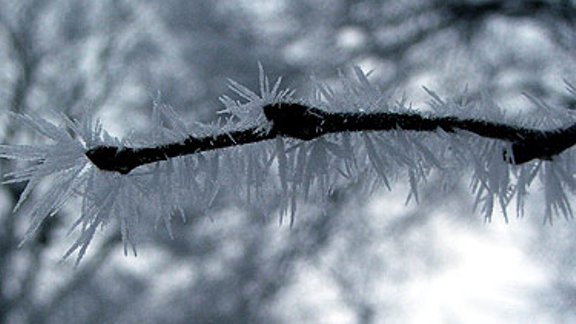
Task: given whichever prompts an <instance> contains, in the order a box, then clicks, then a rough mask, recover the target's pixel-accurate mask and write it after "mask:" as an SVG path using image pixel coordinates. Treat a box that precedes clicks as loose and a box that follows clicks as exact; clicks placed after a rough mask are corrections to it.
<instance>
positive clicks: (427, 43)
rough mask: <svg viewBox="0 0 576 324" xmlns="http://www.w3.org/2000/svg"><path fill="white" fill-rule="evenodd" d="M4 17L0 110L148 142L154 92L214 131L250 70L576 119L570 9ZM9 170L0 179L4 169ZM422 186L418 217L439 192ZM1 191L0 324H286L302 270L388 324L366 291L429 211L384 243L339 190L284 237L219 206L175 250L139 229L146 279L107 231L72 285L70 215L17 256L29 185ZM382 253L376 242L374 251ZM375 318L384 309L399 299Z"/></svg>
mask: <svg viewBox="0 0 576 324" xmlns="http://www.w3.org/2000/svg"><path fill="white" fill-rule="evenodd" d="M0 8H1V10H0V57H1V58H2V59H1V60H0V71H1V73H0V84H1V85H2V86H1V87H0V102H2V106H3V107H7V108H6V110H10V111H13V112H16V113H31V114H43V113H44V112H45V110H46V109H53V110H58V111H62V112H64V113H65V114H66V115H68V116H70V117H72V118H80V117H81V116H82V114H84V112H85V107H87V106H89V107H92V108H93V109H94V110H97V111H98V112H99V113H100V114H101V115H102V117H103V119H104V123H105V128H107V129H111V130H112V131H113V132H116V133H121V132H123V131H125V130H126V129H127V128H128V127H133V128H137V129H146V128H147V127H148V125H149V124H150V122H149V120H148V116H149V115H150V110H149V108H148V107H149V106H150V102H151V101H152V98H154V99H156V98H157V95H156V91H157V90H159V91H160V94H161V98H160V101H162V102H166V103H168V104H170V105H173V106H174V107H176V109H177V110H178V112H179V113H180V114H182V115H184V116H185V118H186V119H190V120H202V121H209V120H212V119H214V118H215V111H217V110H218V109H219V107H220V104H219V103H218V102H217V101H216V100H215V98H217V97H218V96H219V95H221V94H222V93H224V92H225V87H226V86H227V78H232V79H234V80H236V81H238V82H240V83H242V84H244V85H246V86H247V87H248V88H252V89H253V88H256V87H257V84H258V79H257V78H256V75H255V73H254V66H255V65H256V62H257V61H261V62H262V63H263V64H264V65H265V66H266V68H267V72H269V73H270V74H273V75H282V76H284V78H285V80H287V81H288V82H289V85H291V86H296V85H301V84H303V83H304V84H305V82H306V81H305V80H307V79H308V77H309V75H307V74H309V73H313V74H314V75H316V76H317V78H321V79H322V80H324V81H326V82H327V83H331V82H333V81H334V80H335V79H336V77H337V74H336V73H335V71H337V69H338V68H341V67H342V66H345V65H353V64H356V65H359V66H361V67H363V68H367V69H374V73H373V76H372V77H373V80H375V82H378V83H379V84H383V85H384V87H389V88H390V89H397V90H399V91H404V92H405V94H406V97H407V98H408V100H410V101H412V100H414V102H416V103H421V102H423V101H424V100H430V97H429V96H427V95H424V96H422V95H421V94H419V93H418V92H417V91H415V89H416V88H419V87H420V86H421V85H427V86H429V87H430V88H432V89H434V90H435V91H438V92H439V93H446V94H450V95H454V94H455V93H457V92H459V91H461V90H464V89H465V88H466V86H468V89H469V90H468V93H467V98H475V97H480V96H481V93H482V92H484V91H486V92H488V93H491V94H493V95H494V96H495V98H496V99H497V101H498V102H502V103H504V105H505V106H506V108H515V109H517V107H518V106H519V105H522V106H524V105H525V102H523V101H520V99H519V97H520V94H521V93H522V92H526V93H530V94H532V95H534V96H535V97H537V98H541V99H546V100H549V101H551V102H552V103H554V104H561V105H562V106H569V107H573V106H574V97H573V96H567V95H565V92H564V91H563V90H562V88H563V85H562V83H561V82H562V78H569V77H570V71H574V63H575V61H576V60H574V44H576V42H575V40H576V39H575V38H576V37H575V34H574V30H575V29H574V27H575V26H574V24H575V19H576V14H575V13H576V10H575V4H574V2H573V1H569V0H558V1H552V0H550V1H545V0H541V1H537V0H531V1H514V0H509V1H506V0H501V1H497V0H493V1H489V0H486V1H472V0H470V1H468V0H467V1H435V0H412V1H402V2H398V1H371V0H367V1H346V0H341V1H304V0H297V1H277V2H272V1H271V2H268V1H256V2H253V1H247V2H242V1H241V2H237V1H221V2H218V3H217V4H215V3H214V2H213V1H200V0H199V1H178V0H171V1H163V2H162V3H156V2H152V1H128V0H125V1H99V2H97V3H92V2H85V1H67V0H51V1H33V0H26V1H18V2H16V1H2V2H1V3H0ZM303 88H305V89H306V88H308V86H307V85H306V86H304V87H303ZM304 91H306V90H304ZM476 91H477V93H476ZM3 124H4V125H3V129H2V133H1V135H2V138H3V142H4V143H17V142H18V143H22V142H26V143H29V142H30V141H32V140H34V141H37V140H39V139H36V138H34V137H33V136H35V135H34V134H32V133H30V132H29V130H28V129H25V128H21V127H20V126H19V125H18V124H14V123H12V122H11V120H9V119H8V118H4V120H3ZM1 163H2V164H1V165H0V167H1V168H2V171H3V172H5V171H6V170H10V169H13V167H11V166H10V165H9V162H8V161H5V160H2V162H1ZM429 181H430V182H429V185H430V186H431V187H430V188H429V189H426V190H425V192H424V193H421V196H422V197H423V198H421V200H422V201H421V203H422V204H426V201H427V199H426V198H425V197H427V196H428V194H430V195H433V194H435V193H436V194H438V193H439V192H435V190H434V189H435V187H436V186H441V185H443V184H442V183H440V182H437V181H432V180H429ZM458 186H459V184H458V185H455V186H452V188H455V189H454V191H452V192H453V193H454V195H449V196H448V197H444V198H443V197H437V196H434V195H433V198H428V199H431V201H432V204H430V205H425V206H429V208H433V207H434V206H437V205H438V204H439V203H438V201H439V200H440V199H445V201H450V200H452V199H454V197H457V195H458V194H459V193H460V190H459V189H458V188H459V187H458ZM41 189H42V188H41ZM2 190H3V197H2V198H3V208H2V213H1V221H2V224H1V227H0V322H6V321H10V322H42V321H44V322H61V321H62V320H66V319H70V318H74V319H75V321H77V322H96V321H98V322H102V321H105V322H122V321H123V322H136V321H140V322H142V321H144V322H158V321H162V320H163V321H170V322H188V321H189V320H190V319H196V320H197V321H199V322H226V321H232V320H235V321H237V322H267V321H268V320H269V319H270V318H275V319H276V320H277V321H283V318H282V317H281V315H282V314H283V313H282V312H281V311H278V308H279V307H281V306H277V305H275V304H277V303H282V302H286V301H285V300H283V299H282V298H283V297H282V296H283V293H285V292H286V291H287V290H289V289H290V285H291V284H292V283H293V282H294V280H295V277H296V275H297V274H298V273H299V271H301V270H299V265H301V264H310V263H311V264H313V265H314V266H317V267H318V268H320V269H324V270H326V269H325V268H326V267H327V268H328V269H327V271H325V272H323V273H325V274H326V275H327V276H328V277H330V278H333V284H334V285H336V286H337V287H340V289H341V294H340V296H341V299H342V301H343V302H342V304H343V305H345V306H346V308H347V309H349V310H350V311H351V312H352V313H353V314H355V315H354V316H355V317H356V321H357V322H363V323H370V322H378V321H380V320H384V319H386V316H387V314H386V312H385V311H384V312H382V311H379V309H381V307H379V306H378V307H377V306H376V305H375V304H374V303H375V300H376V299H377V297H375V296H374V295H372V294H370V293H366V290H367V289H368V288H366V286H370V285H371V283H373V282H375V281H376V278H379V277H380V276H381V274H382V273H386V274H397V273H401V272H402V270H398V269H387V268H386V267H391V268H393V267H394V264H392V263H391V262H390V259H392V257H389V255H392V256H394V258H397V257H398V253H399V252H398V251H402V248H407V247H406V246H405V244H403V243H402V238H405V237H407V236H409V235H410V233H412V234H413V235H416V236H418V235H419V234H420V233H421V229H422V228H426V224H427V219H429V217H427V216H429V215H430V214H429V213H427V212H423V210H427V209H428V207H426V208H425V207H422V208H421V209H417V210H416V211H414V212H413V213H412V214H410V211H409V210H407V211H406V215H404V218H402V217H398V218H396V219H395V220H394V221H391V222H390V223H386V224H385V225H382V227H383V229H382V231H377V230H375V229H374V227H373V224H372V223H371V222H373V221H374V220H373V219H372V218H370V217H369V216H367V215H365V214H366V211H365V210H362V209H361V208H360V207H349V205H350V204H351V201H354V200H355V199H358V195H362V193H363V192H364V191H363V190H360V189H358V188H357V187H355V186H352V187H349V188H340V189H336V191H335V192H334V193H333V194H332V195H330V196H329V199H328V201H327V202H326V204H325V205H320V206H308V207H306V208H301V213H302V214H301V215H299V217H298V219H297V221H296V223H295V224H294V228H293V229H292V230H291V231H290V232H288V233H287V232H286V231H285V229H284V228H277V227H276V226H272V224H275V221H276V219H273V220H272V221H270V220H268V219H266V218H262V217H261V215H260V213H262V211H261V210H251V209H250V208H249V207H247V206H244V207H242V208H243V210H236V209H234V208H232V209H231V207H230V203H229V202H228V198H229V197H228V196H227V195H226V194H224V193H220V194H218V195H217V197H216V198H215V202H214V206H216V207H214V208H211V209H200V210H193V209H189V208H188V207H187V210H186V211H185V212H186V214H187V222H186V223H181V222H179V221H178V220H174V221H173V226H172V227H173V234H172V236H173V237H174V238H173V239H169V238H168V237H167V235H166V234H165V233H164V232H162V231H160V232H153V231H150V232H148V231H147V229H144V231H145V234H144V235H141V236H140V237H146V240H145V241H146V242H143V243H142V244H141V246H143V247H144V252H143V254H145V255H144V258H150V259H152V260H151V261H150V262H149V264H146V262H144V264H143V265H142V267H144V268H148V267H149V268H150V269H140V270H139V271H140V272H139V271H136V270H134V269H131V268H129V267H128V266H126V265H125V264H126V263H130V262H132V261H133V260H132V259H128V260H116V259H115V258H114V252H115V251H118V250H120V249H121V244H120V242H121V240H120V237H119V235H118V234H116V233H115V232H114V231H112V232H110V233H108V232H106V233H103V234H102V235H101V236H100V237H97V239H96V241H95V243H96V244H94V245H95V246H94V247H93V250H94V252H93V253H89V254H88V255H87V257H86V259H85V260H84V261H83V262H82V263H81V264H80V266H79V268H78V269H76V270H74V269H72V267H71V266H70V265H69V264H67V263H58V262H57V261H58V260H59V258H60V256H61V255H62V253H63V251H64V250H65V249H66V247H67V245H69V243H70V242H67V241H66V240H62V239H58V240H54V239H53V238H54V237H55V236H58V237H62V234H61V232H62V227H63V224H68V223H71V222H73V219H74V218H75V217H76V216H77V214H78V211H77V210H76V209H75V208H70V209H62V210H60V211H59V212H58V215H56V216H54V217H52V218H49V221H47V222H44V223H43V225H42V227H41V228H40V229H39V230H38V231H37V233H36V235H35V238H34V239H33V240H28V241H27V242H26V244H24V245H23V246H22V247H21V248H20V249H18V248H17V246H18V244H19V242H20V240H21V238H22V237H23V236H24V233H25V230H26V228H27V226H28V223H29V222H30V219H28V218H25V217H13V216H12V215H11V210H12V208H13V206H14V205H15V204H16V201H17V200H18V197H19V196H20V194H21V192H22V190H23V186H22V185H21V184H9V185H5V186H3V188H2ZM428 190H429V191H428ZM43 192H45V191H43ZM36 195H37V196H41V195H42V193H38V194H36ZM455 195H456V196H455ZM441 196H442V195H441ZM361 197H362V196H361ZM35 198H36V197H34V196H33V197H32V199H35ZM362 199H365V198H362ZM345 206H348V207H349V208H351V209H346V208H344V207H345ZM276 208H278V204H274V203H271V206H270V209H276ZM319 209H320V211H318V210H319ZM314 211H317V212H314ZM343 211H344V212H343ZM345 211H348V213H350V214H352V215H348V214H346V212H345ZM207 218H212V219H213V220H214V223H210V222H206V219H207ZM357 218H358V219H357ZM221 219H225V220H227V221H224V220H222V221H220V220H221ZM356 220H358V221H356ZM364 221H365V222H367V223H368V225H366V223H364ZM382 221H384V220H382ZM363 224H364V225H363ZM376 228H378V227H376ZM378 237H383V242H384V243H382V242H380V243H378V244H377V243H374V241H373V240H376V239H377V238H378ZM396 238H398V239H396ZM63 241H64V242H63ZM426 243H427V244H434V242H433V240H430V241H426ZM373 244H374V245H379V246H381V244H383V245H385V246H386V249H385V250H386V252H385V253H382V251H380V250H378V249H374V248H373ZM155 252H157V253H155ZM371 253H374V258H372V257H371ZM427 253H430V252H429V251H425V250H422V251H417V252H414V254H415V255H419V256H422V254H427ZM322 255H332V256H333V257H334V259H333V260H332V259H330V263H329V264H328V265H326V264H325V263H323V262H322V261H318V260H321V259H322ZM410 255H412V254H410ZM374 259H376V260H378V261H372V263H370V260H374ZM423 259H427V258H426V257H425V256H423ZM430 259H431V260H433V259H434V258H433V257H432V256H430ZM387 261H388V262H387ZM134 262H135V261H134ZM315 262H316V263H315ZM397 262H400V261H397ZM409 262H410V261H406V263H409ZM423 262H424V263H425V264H434V262H432V261H430V260H428V261H423ZM127 267H128V269H126V268H127ZM416 267H417V266H416ZM382 268H384V269H382ZM358 269H360V270H358ZM359 271H360V272H361V273H359ZM178 273H183V274H184V275H183V276H182V277H179V276H177V274H178ZM159 274H162V275H159ZM174 280H180V281H181V282H177V283H174V282H171V281H174ZM398 280H403V278H399V279H398ZM48 283H51V284H50V286H49V287H48V288H47V284H48ZM170 284H172V285H174V286H170ZM164 285H167V286H169V287H168V288H166V289H164V290H163V289H162V286H164ZM560 286H562V287H564V286H565V287H569V286H568V285H565V283H563V284H562V285H560ZM564 291H568V288H566V289H565V290H564ZM127 296H130V297H129V298H127ZM570 296H571V295H570ZM569 298H572V297H569ZM569 298H566V299H564V300H570V299H569ZM381 303H382V302H381ZM384 303H385V304H388V305H391V306H390V307H393V305H394V303H395V301H394V300H389V301H385V302H384ZM148 305H149V306H150V307H148ZM378 305H381V304H378ZM143 309H147V310H148V311H142V310H143ZM389 313H390V314H392V315H389V316H393V312H389ZM103 314H106V315H103ZM284 315H285V314H284Z"/></svg>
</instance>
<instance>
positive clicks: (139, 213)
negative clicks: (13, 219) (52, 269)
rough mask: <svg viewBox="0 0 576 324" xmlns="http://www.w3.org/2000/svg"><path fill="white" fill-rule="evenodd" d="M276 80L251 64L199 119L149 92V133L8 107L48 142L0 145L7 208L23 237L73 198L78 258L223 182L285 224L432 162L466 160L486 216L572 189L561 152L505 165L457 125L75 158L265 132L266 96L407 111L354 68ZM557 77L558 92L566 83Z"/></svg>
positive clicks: (557, 206) (179, 210) (566, 155)
mask: <svg viewBox="0 0 576 324" xmlns="http://www.w3.org/2000/svg"><path fill="white" fill-rule="evenodd" d="M280 81H281V80H280V79H278V80H276V81H275V82H274V83H273V84H272V83H270V81H269V80H268V78H267V77H266V76H265V74H264V72H263V69H262V67H261V66H260V89H259V90H260V91H259V93H256V92H253V91H251V90H249V89H247V88H246V87H244V86H242V85H240V84H238V83H236V82H234V81H231V82H230V89H231V91H232V92H234V93H235V94H236V95H237V96H238V97H239V99H233V98H232V97H229V96H223V97H222V98H221V101H222V103H223V104H224V108H223V109H222V111H221V114H222V118H221V119H220V120H219V121H217V122H215V123H214V124H210V125H202V124H195V125H194V126H193V127H191V126H188V125H186V124H185V123H184V122H182V119H181V118H180V117H179V116H178V115H177V113H176V112H175V111H174V110H173V109H172V108H170V107H169V106H165V105H162V104H161V103H159V102H156V101H155V102H154V109H153V113H152V115H153V116H152V117H153V118H152V121H153V126H152V127H151V132H150V134H148V135H147V136H140V137H137V136H135V135H132V136H129V137H128V138H125V139H123V140H118V139H115V138H112V137H111V136H109V135H108V134H107V133H106V132H105V131H104V130H103V129H102V126H101V125H100V124H99V123H98V122H94V121H93V120H92V119H91V118H90V117H89V116H90V114H86V116H88V117H85V118H84V119H83V120H80V121H72V120H69V119H68V118H67V117H66V116H64V115H61V114H60V115H58V118H59V119H61V120H62V121H63V125H55V124H53V123H51V122H48V121H47V120H45V119H42V118H38V117H34V116H27V115H17V116H15V118H16V119H17V120H18V121H20V122H22V123H24V124H26V125H28V126H30V127H31V128H33V129H34V130H35V131H37V132H39V133H40V134H42V135H44V136H45V137H47V138H48V139H49V140H50V142H48V143H45V144H42V143H40V144H35V145H20V146H15V145H1V146H0V157H3V158H8V159H15V160H26V161H29V162H31V166H28V167H26V168H24V169H22V170H18V171H14V172H11V173H8V174H6V175H5V182H6V183H10V182H27V186H26V188H25V190H24V192H23V194H22V196H21V198H20V200H19V201H18V203H17V205H16V207H15V210H16V211H18V212H20V213H23V214H27V215H29V216H30V217H31V219H32V226H31V227H30V230H29V231H28V234H27V235H26V237H25V239H26V238H29V237H30V236H31V235H32V234H33V233H34V231H35V230H36V229H37V228H38V227H39V226H40V225H41V224H42V222H43V221H44V220H45V219H46V218H47V217H52V216H54V215H55V214H56V213H57V212H58V211H59V210H60V209H61V208H62V206H63V205H64V204H65V203H66V202H67V201H68V200H69V199H71V198H72V197H73V196H78V197H80V198H81V200H82V204H81V206H82V207H81V211H80V215H79V217H78V219H77V221H76V222H75V223H74V224H73V228H74V229H76V230H77V231H79V232H80V234H79V236H78V239H77V240H76V241H75V243H74V244H73V245H72V246H71V247H70V249H69V250H68V252H67V253H66V256H68V255H70V254H72V253H74V252H76V253H77V260H78V261H79V260H80V259H81V258H82V257H83V256H84V255H85V253H86V249H87V247H88V246H89V243H90V242H91V240H92V238H93V237H94V235H95V233H96V231H97V229H98V228H100V227H102V226H106V225H108V224H110V223H112V222H114V223H117V226H119V229H120V232H121V234H122V238H123V241H124V247H125V253H128V249H129V248H132V249H133V252H134V253H136V250H135V240H134V235H135V234H134V232H135V230H136V229H137V227H138V225H139V224H140V223H147V224H156V225H158V224H162V225H163V226H165V227H166V228H167V229H168V231H169V233H171V228H170V224H171V218H172V217H173V216H174V215H178V216H179V217H184V215H185V213H184V209H185V208H186V206H188V205H193V206H196V207H200V208H209V207H210V205H211V204H212V203H213V202H214V200H215V198H216V197H217V195H218V194H219V193H220V192H224V191H227V192H229V193H230V192H233V193H234V195H233V196H234V197H237V198H239V200H242V201H244V202H246V203H248V204H249V205H250V206H252V207H254V208H255V210H260V211H261V212H262V213H269V212H270V209H272V208H273V209H275V210H277V211H279V212H280V214H281V215H282V216H284V215H290V219H291V222H293V221H294V216H295V214H296V210H297V204H298V202H299V201H301V200H306V199H308V200H312V201H318V200H319V199H320V200H321V199H322V198H324V197H326V196H328V194H329V193H330V192H331V191H333V190H334V189H335V188H338V187H339V186H342V185H344V184H346V183H350V182H358V181H363V182H364V183H365V184H366V187H368V188H373V187H381V186H384V187H386V188H388V189H390V190H391V189H392V188H393V183H394V182H395V181H397V180H398V179H400V180H401V181H406V182H407V183H408V184H409V186H410V193H409V195H408V197H407V202H408V201H411V200H414V201H418V200H419V192H418V188H419V186H420V184H421V183H423V182H425V181H426V179H427V177H428V176H429V175H430V174H431V173H432V172H436V173H437V174H439V175H440V176H442V177H444V179H445V183H450V182H455V181H458V179H459V178H460V177H461V176H462V175H463V174H465V171H466V170H471V171H472V178H471V188H472V191H473V193H474V194H475V196H476V205H477V206H478V208H479V210H480V212H481V213H482V214H483V215H484V217H485V218H486V219H488V220H489V219H491V217H492V215H493V213H494V209H495V208H496V207H500V210H501V212H502V213H503V215H504V217H505V218H506V219H507V217H508V214H507V209H508V206H509V204H510V202H511V201H514V200H516V206H517V208H516V209H517V211H518V215H519V216H521V215H522V211H523V206H524V202H525V197H526V196H527V194H528V191H529V188H530V186H532V185H534V182H536V179H539V180H540V182H539V183H541V185H542V186H543V187H544V198H545V202H546V208H545V215H546V216H545V217H546V220H547V221H551V220H552V217H553V215H555V214H561V215H563V216H564V217H566V218H570V217H572V208H571V206H570V198H569V196H568V194H569V193H573V192H574V191H575V190H576V180H574V167H573V165H574V161H573V154H572V152H571V150H568V151H566V152H563V153H562V154H561V155H560V156H558V157H556V158H555V159H554V160H553V161H533V162H529V163H526V164H523V165H520V166H515V165H511V164H510V163H507V162H506V161H505V160H504V159H503V150H505V151H506V150H508V151H509V150H510V144H508V143H505V142H502V141H499V140H494V139H486V138H481V137H479V136H477V135H475V134H471V133H468V132H465V131H456V132H445V131H443V130H437V131H434V132H414V131H402V130H391V131H386V132H362V133H360V132H358V133H339V134H328V135H324V136H322V137H319V138H316V139H314V140H310V141H301V140H298V139H294V138H283V137H277V138H276V139H274V140H269V141H266V142H262V143H254V144H247V145H242V146H234V147H229V148H225V149H219V150H213V151H206V152H198V153H196V154H192V155H186V156H180V157H176V158H171V159H169V160H167V161H161V162H155V163H151V164H147V165H143V166H140V167H137V168H136V169H134V170H132V171H131V172H130V173H128V174H120V173H118V172H109V171H102V170H100V169H98V168H97V167H96V166H95V165H93V164H92V162H91V161H90V160H89V159H88V158H87V157H86V152H87V150H89V149H90V148H93V147H96V146H100V145H105V146H117V147H123V146H132V147H140V146H146V147H153V146H158V145H164V144H168V143H173V142H179V141H182V140H184V139H185V138H186V137H188V136H190V135H193V136H207V135H213V134H222V133H223V132H231V131H234V130H239V129H240V130H241V129H246V128H256V129H260V130H261V131H263V132H266V131H269V130H270V129H271V126H272V125H271V123H270V122H269V121H268V120H267V119H266V117H265V115H264V114H263V109H262V107H264V106H265V105H268V104H274V103H284V102H288V103H294V102H299V103H303V104H306V105H309V106H312V107H316V108H319V109H323V110H326V111H333V112H376V111H377V112H395V113H413V112H414V111H413V110H412V109H411V107H409V106H406V104H405V102H404V101H393V100H392V99H391V96H390V95H389V93H387V92H386V91H384V90H382V89H380V88H379V87H378V86H377V85H375V84H373V83H371V82H370V81H369V80H368V76H367V75H366V74H365V73H363V72H362V71H361V70H360V69H358V68H355V69H353V70H352V76H349V75H344V74H343V75H341V76H340V83H339V85H338V86H337V87H335V88H332V87H329V86H327V85H325V84H321V83H318V82H315V83H314V87H315V88H314V89H315V91H313V92H312V95H311V96H310V98H296V97H295V95H294V92H293V91H291V90H285V89H281V82H280ZM567 84H568V90H569V91H571V92H572V93H573V94H574V93H576V90H574V87H573V86H572V85H571V84H569V83H567ZM425 91H427V92H428V93H429V95H430V98H431V100H430V102H429V108H430V111H431V113H430V114H432V115H434V116H452V117H455V118H474V119H479V120H487V121H498V122H501V123H507V124H510V125H519V126H524V127H533V128H541V129H545V128H551V127H557V126H565V125H568V124H573V123H574V122H576V118H575V116H574V113H573V112H570V111H566V110H559V109H557V108H553V107H550V106H548V105H546V104H545V103H543V102H541V101H539V100H537V99H535V98H530V100H531V101H532V102H533V103H534V104H535V105H536V107H537V108H538V109H539V110H540V111H539V115H538V118H528V117H523V118H518V117H511V116H507V115H506V114H505V113H504V112H503V111H502V110H501V109H500V108H499V107H498V106H497V105H496V104H495V103H494V102H492V101H491V100H490V99H489V98H488V97H483V98H480V99H479V100H474V101H473V100H463V99H462V98H464V99H466V97H465V96H463V97H462V96H461V97H460V99H459V100H454V101H451V100H447V99H442V98H441V97H440V96H438V95H437V94H436V93H434V92H433V91H431V90H428V89H426V90H425ZM538 175H539V176H540V177H538ZM43 181H50V190H49V191H48V192H47V193H45V194H43V195H42V196H41V197H31V196H32V192H33V189H34V188H36V187H37V186H38V185H39V184H40V183H41V182H43ZM25 201H28V203H27V204H24V202H25ZM281 219H282V218H281Z"/></svg>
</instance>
